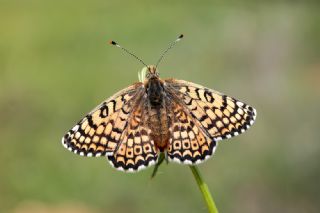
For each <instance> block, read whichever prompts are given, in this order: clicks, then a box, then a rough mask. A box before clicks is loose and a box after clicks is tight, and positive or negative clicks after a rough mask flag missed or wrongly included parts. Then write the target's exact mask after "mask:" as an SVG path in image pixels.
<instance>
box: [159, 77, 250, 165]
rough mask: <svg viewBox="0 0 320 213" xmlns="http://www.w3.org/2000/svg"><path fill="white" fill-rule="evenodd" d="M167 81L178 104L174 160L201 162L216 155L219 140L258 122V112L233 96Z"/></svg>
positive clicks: (170, 150) (171, 153) (171, 151)
mask: <svg viewBox="0 0 320 213" xmlns="http://www.w3.org/2000/svg"><path fill="white" fill-rule="evenodd" d="M165 82H166V93H167V94H168V95H169V96H170V97H169V98H170V99H171V100H174V102H175V103H173V104H172V106H173V107H172V108H173V111H174V115H175V116H174V122H173V123H172V128H170V131H171V138H170V146H169V148H168V156H169V159H171V160H173V161H176V162H180V163H184V164H197V163H201V162H202V161H204V160H206V159H207V158H209V157H210V156H211V155H212V154H213V153H214V151H215V147H216V142H217V141H219V140H222V139H227V138H231V137H233V136H236V135H239V134H241V133H243V132H244V131H246V130H247V129H248V128H249V127H250V126H251V125H252V124H253V122H254V120H255V117H256V110H255V109H254V108H252V107H251V106H249V105H247V104H245V103H243V102H241V101H238V100H236V99H234V98H232V97H229V96H226V95H224V94H221V93H219V92H217V91H214V90H211V89H208V88H205V87H203V86H201V85H197V84H194V83H191V82H187V81H183V80H175V79H167V80H165Z"/></svg>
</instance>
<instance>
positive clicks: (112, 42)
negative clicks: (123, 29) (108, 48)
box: [108, 40, 117, 46]
mask: <svg viewBox="0 0 320 213" xmlns="http://www.w3.org/2000/svg"><path fill="white" fill-rule="evenodd" d="M108 43H109V44H111V45H114V46H116V45H117V42H115V41H113V40H110V41H109V42H108Z"/></svg>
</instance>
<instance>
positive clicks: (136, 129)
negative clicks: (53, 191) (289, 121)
mask: <svg viewBox="0 0 320 213" xmlns="http://www.w3.org/2000/svg"><path fill="white" fill-rule="evenodd" d="M181 38H182V35H181V36H179V37H178V39H177V40H176V41H175V42H173V43H172V44H171V46H170V47H169V48H168V49H170V48H171V47H172V46H173V45H174V44H175V43H176V42H177V41H179V40H180V39H181ZM111 43H112V44H113V45H115V46H118V47H120V46H119V45H118V44H117V43H116V42H114V41H112V42H111ZM120 48H122V47H120ZM122 49H124V48H122ZM168 49H167V50H168ZM124 50H125V51H126V52H128V53H129V54H131V55H133V54H132V53H131V52H129V51H127V50H126V49H124ZM167 50H166V51H165V52H167ZM163 55H164V54H163ZM163 55H162V56H161V58H160V60H159V61H158V63H157V65H158V64H159V62H160V61H161V59H162V58H163ZM133 56H134V57H136V56H135V55H133ZM136 58H137V57H136ZM138 60H140V59H139V58H138ZM140 61H141V60H140ZM141 62H142V63H143V64H144V65H146V64H145V63H144V62H143V61H141ZM145 69H146V70H147V74H146V76H145V79H144V80H143V81H142V82H138V83H135V84H133V85H131V86H129V87H127V88H125V89H123V90H121V91H119V92H118V93H116V94H115V95H113V96H112V97H110V98H109V99H107V100H106V101H104V102H102V103H101V104H100V105H99V106H97V107H96V108H95V109H94V110H92V111H91V112H90V113H89V114H88V115H87V116H86V117H84V118H83V119H82V120H80V121H79V122H78V123H77V125H76V126H75V127H73V128H72V129H71V130H70V131H69V132H68V133H67V134H66V135H65V136H64V137H63V139H62V144H63V145H64V146H65V147H66V148H67V149H69V150H70V151H72V152H74V153H76V154H79V155H82V156H89V157H91V156H95V157H98V156H107V158H108V160H109V162H110V163H111V165H112V166H114V167H115V168H117V169H119V170H123V171H129V172H134V171H139V170H140V169H143V168H146V167H148V166H151V165H153V164H155V163H156V162H157V159H158V157H159V154H160V153H161V152H163V153H166V156H167V158H168V160H169V161H174V162H178V163H182V164H189V165H190V164H198V163H201V162H203V161H205V160H206V159H208V158H209V157H210V156H212V155H213V153H214V151H215V148H216V146H217V142H218V141H219V140H222V139H227V138H231V137H233V136H236V135H239V134H241V133H243V132H244V131H246V130H247V129H248V128H249V127H250V126H251V125H252V124H253V122H254V120H255V118H256V110H255V109H254V108H252V107H251V106H249V105H247V104H245V103H243V102H241V101H239V100H236V99H235V98H232V97H229V96H227V95H224V94H222V93H220V92H217V91H215V90H212V89H209V88H206V87H203V86H201V85H198V84H194V83H191V82H187V81H183V80H176V79H160V78H159V74H158V71H157V66H152V65H151V66H147V65H146V68H145Z"/></svg>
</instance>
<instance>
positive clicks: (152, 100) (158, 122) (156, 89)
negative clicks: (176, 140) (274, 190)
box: [146, 76, 170, 151]
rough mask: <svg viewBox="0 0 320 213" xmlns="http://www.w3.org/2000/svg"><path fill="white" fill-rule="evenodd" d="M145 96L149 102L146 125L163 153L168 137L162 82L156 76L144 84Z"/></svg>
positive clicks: (167, 120) (167, 118)
mask: <svg viewBox="0 0 320 213" xmlns="http://www.w3.org/2000/svg"><path fill="white" fill-rule="evenodd" d="M146 94H147V97H148V98H147V99H148V102H149V104H148V105H149V109H148V114H149V116H148V124H149V126H150V128H151V137H152V139H153V141H154V142H155V145H156V147H157V148H158V149H159V150H160V151H164V150H165V149H166V148H167V147H168V143H169V136H170V135H169V117H168V113H167V112H166V103H165V92H164V85H163V81H162V80H160V79H159V78H158V77H156V76H152V77H150V78H149V79H148V80H147V82H146Z"/></svg>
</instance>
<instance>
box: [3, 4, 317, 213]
mask: <svg viewBox="0 0 320 213" xmlns="http://www.w3.org/2000/svg"><path fill="white" fill-rule="evenodd" d="M319 11H320V7H319V3H317V1H314V2H313V1H304V2H298V1H293V2H290V3H289V2H286V1H250V0H246V1H243V2H241V3H240V2H238V1H229V2H228V3H226V2H225V3H221V2H218V1H182V0H181V1H166V0H165V1H102V0H92V1H84V0H81V1H65V0H63V1H62V0H56V1H49V0H46V1H44V0H26V1H18V0H2V1H1V2H0V32H1V33H0V121H1V122H0V212H12V213H23V212H35V213H39V212H44V213H65V212H80V213H89V212H92V213H102V212H133V213H136V212H206V211H207V209H206V206H205V204H204V202H203V199H202V197H201V194H200V192H199V190H198V188H197V185H196V183H195V181H194V179H193V176H192V173H191V171H190V170H189V168H188V167H186V166H181V165H178V164H169V165H162V166H161V168H160V171H159V173H158V175H157V176H156V178H155V179H153V180H150V175H151V172H152V169H148V170H144V171H142V172H139V173H136V174H125V173H122V172H118V171H116V170H114V169H113V168H111V166H110V165H109V164H108V163H107V161H106V159H104V158H85V157H80V156H77V155H74V154H72V153H70V152H68V151H67V150H65V149H64V148H63V147H62V145H61V142H60V141H61V137H62V136H63V135H64V134H65V132H66V131H67V130H69V129H70V128H71V127H73V125H74V124H75V123H76V122H77V121H78V120H79V119H80V118H82V117H83V116H84V115H85V114H86V113H87V112H89V111H90V110H91V109H93V108H94V107H95V106H96V105H97V104H99V103H100V102H101V101H103V100H104V99H106V98H107V97H109V96H111V95H112V94H113V93H115V92H116V91H118V90H120V89H122V88H124V87H126V86H128V85H130V84H132V83H133V82H135V81H137V80H138V79H137V73H138V71H139V70H140V69H141V68H142V66H141V64H139V63H138V62H137V61H136V60H135V59H133V58H132V57H130V56H129V55H126V54H125V53H124V52H122V51H120V50H119V49H117V48H114V47H112V46H108V45H107V41H108V40H109V39H114V40H116V41H118V42H119V43H120V44H121V45H123V46H125V47H126V48H127V49H130V50H132V51H133V52H135V53H136V54H137V55H138V56H140V57H141V58H142V59H143V60H144V61H146V63H148V64H149V63H150V64H152V63H155V61H156V60H157V59H158V57H159V55H160V53H161V52H162V51H163V49H165V48H166V47H167V45H168V44H169V42H171V41H173V40H174V39H175V38H176V36H177V35H179V34H180V33H184V34H185V39H184V40H183V41H181V42H180V43H179V44H178V45H177V46H176V47H175V48H174V49H173V50H172V51H170V52H169V53H168V55H167V56H166V58H165V60H164V61H163V63H162V64H161V66H160V72H161V76H162V77H175V78H177V79H184V80H188V81H193V82H196V83H198V84H202V85H205V86H207V87H210V88H214V89H216V90H218V91H222V92H224V93H225V94H229V95H231V96H234V97H237V98H239V99H240V100H243V101H245V102H247V103H249V104H251V105H252V106H254V107H255V108H256V109H257V111H258V117H257V121H256V123H255V125H254V126H253V127H252V128H251V129H250V130H249V131H248V132H247V133H245V134H243V135H241V136H238V137H236V138H233V139H229V140H227V141H223V142H220V145H219V148H218V149H217V152H216V154H215V156H214V157H213V158H211V159H210V160H209V161H207V162H206V163H204V164H202V165H201V166H200V170H201V171H202V173H203V176H204V178H205V180H206V182H207V184H208V185H209V188H210V190H211V192H212V194H213V196H214V198H215V201H216V204H217V207H218V209H219V210H220V212H246V213H248V212H290V213H294V212H318V210H319V208H320V203H319V200H320V194H319V191H320V185H319V180H320V168H319V160H320V159H319V155H320V145H319V144H320V143H319V142H320V141H319V137H320V131H319V128H320V121H319V118H320V116H319V109H320V24H319V23H320V13H319Z"/></svg>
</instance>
